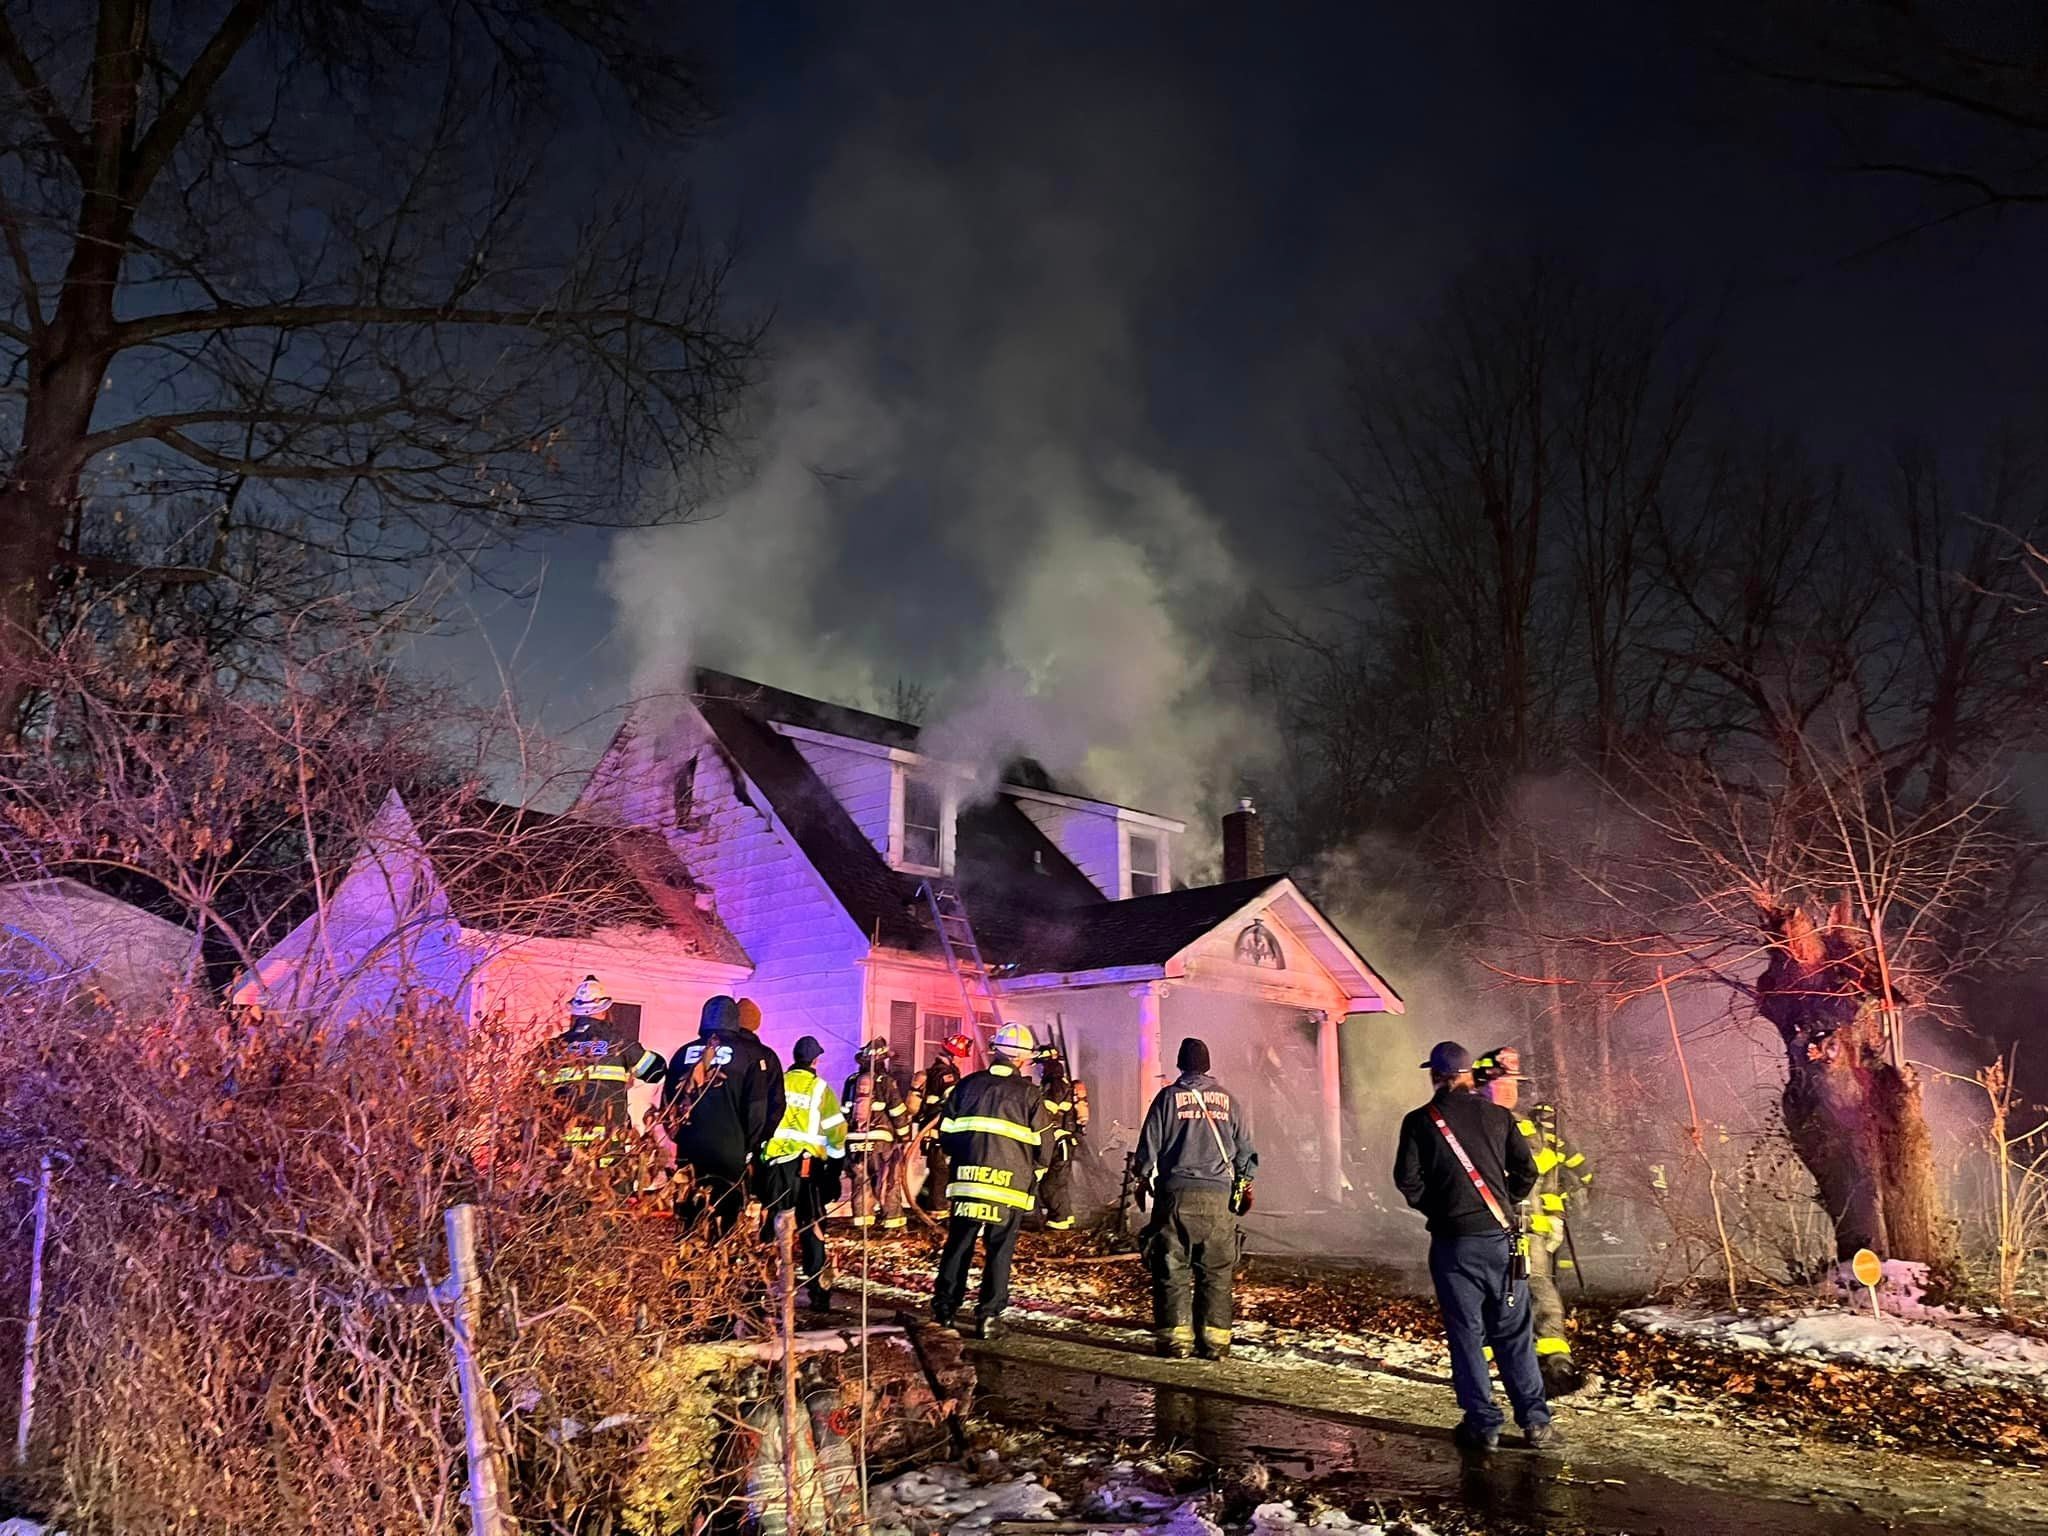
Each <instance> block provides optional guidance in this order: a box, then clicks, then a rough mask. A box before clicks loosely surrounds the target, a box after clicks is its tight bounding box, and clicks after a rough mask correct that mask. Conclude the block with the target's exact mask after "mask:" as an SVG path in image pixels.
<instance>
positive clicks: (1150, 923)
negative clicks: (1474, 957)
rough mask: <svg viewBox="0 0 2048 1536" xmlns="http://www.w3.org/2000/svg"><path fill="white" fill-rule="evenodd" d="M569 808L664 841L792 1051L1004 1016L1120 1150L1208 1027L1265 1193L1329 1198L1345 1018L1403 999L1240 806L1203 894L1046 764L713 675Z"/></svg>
mask: <svg viewBox="0 0 2048 1536" xmlns="http://www.w3.org/2000/svg"><path fill="white" fill-rule="evenodd" d="M576 813H577V814H578V815H579V816H580V817H582V818H584V819H587V820H590V821H593V822H598V821H601V822H607V823H610V824H613V825H618V826H629V827H635V828H648V829H655V830H658V831H659V832H660V834H661V835H662V837H663V838H664V839H665V840H666V842H667V844H668V846H669V847H671V848H673V849H674V851H675V852H676V854H677V855H678V856H679V857H680V858H681V860H682V862H683V863H684V864H685V865H686V866H687V867H688V869H689V870H690V872H691V875H692V876H693V878H694V879H696V880H697V881H700V882H701V883H702V885H703V887H704V888H705V889H706V890H708V891H709V892H710V894H711V896H712V900H713V910H714V911H715V913H716V916H717V919H718V920H719V922H720V923H721V924H722V925H723V926H724V927H725V928H726V929H728V930H729V931H730V932H731V934H732V935H733V937H734V938H735V939H736V940H737V941H738V943H739V945H740V946H741V947H742V948H743V949H744V950H745V952H746V954H747V956H748V958H749V961H750V964H751V967H752V970H751V974H750V975H749V977H748V978H747V981H746V983H745V990H746V992H747V994H748V995H749V996H751V997H753V998H754V999H755V1000H756V1001H758V1002H759V1003H760V1004H761V1007H762V1009H763V1012H764V1014H765V1017H766V1020H767V1023H766V1026H765V1031H764V1032H765V1034H766V1035H767V1038H768V1039H769V1041H770V1043H771V1044H773V1045H775V1046H776V1047H777V1048H778V1049H779V1050H783V1051H785V1052H786V1051H787V1049H788V1047H789V1046H790V1044H791V1043H792V1042H794V1041H795V1040H796V1038H797V1037H798V1036H800V1035H805V1034H811V1035H816V1036H817V1037H818V1038H819V1039H820V1040H821V1041H823V1042H825V1043H826V1046H827V1049H828V1052H829V1054H830V1059H831V1060H832V1061H833V1062H834V1063H836V1064H841V1065H844V1064H848V1063H850V1062H851V1060H852V1056H853V1052H854V1049H855V1048H856V1046H857V1045H858V1044H859V1043H860V1042H861V1040H863V1039H865V1038H868V1037H871V1036H874V1035H885V1036H886V1037H887V1038H888V1040H889V1042H890V1046H891V1049H892V1052H893V1054H894V1057H895V1060H896V1063H897V1065H898V1066H899V1067H914V1066H922V1065H923V1064H924V1063H926V1062H928V1061H930V1060H931V1059H932V1056H933V1053H934V1051H935V1050H936V1047H937V1044H938V1042H939V1041H940V1040H942V1039H944V1038H945V1037H946V1036H947V1035H949V1034H952V1033H954V1032H955V1031H958V1030H962V1029H965V1030H967V1031H969V1032H970V1033H975V1032H981V1033H985V1032H986V1031H987V1030H989V1029H990V1028H991V1027H992V1025H993V1015H994V1013H995V1012H996V1011H997V1010H1000V1012H1001V1014H1002V1016H1003V1017H1004V1018H1005V1019H1007V1020H1013V1021H1016V1022H1020V1023H1024V1024H1028V1025H1030V1026H1031V1027H1032V1028H1033V1029H1034V1030H1035V1031H1037V1032H1038V1034H1039V1036H1040V1038H1041V1039H1045V1038H1049V1037H1050V1036H1051V1035H1053V1034H1054V1033H1055V1032H1057V1033H1058V1035H1059V1036H1060V1037H1061V1038H1062V1039H1064V1041H1065V1042H1066V1045H1067V1048H1068V1051H1069V1054H1070V1056H1071V1057H1072V1061H1073V1067H1074V1070H1075V1072H1076V1073H1077V1075H1079V1076H1081V1077H1083V1078H1085V1079H1086V1080H1087V1082H1088V1084H1089V1088H1090V1094H1091V1098H1092V1103H1093V1106H1094V1135H1095V1138H1096V1141H1097V1145H1098V1146H1104V1145H1114V1144H1118V1143H1120V1142H1121V1141H1124V1140H1127V1139H1129V1138H1130V1137H1132V1136H1134V1135H1135V1127H1136V1126H1137V1124H1138V1122H1139V1120H1140V1119H1141V1117H1142V1115H1143V1113H1144V1109H1145V1106H1146V1104H1147V1103H1148V1102H1149V1101H1150V1098H1151V1095H1152V1093H1153V1092H1154V1091H1155V1090H1156V1088H1157V1087H1158V1086H1159V1085H1160V1084H1161V1083H1162V1082H1164V1081H1166V1080H1167V1079H1168V1078H1170V1077H1171V1076H1172V1075H1173V1070H1172V1064H1173V1055H1174V1048H1175V1045H1176V1043H1177V1041H1178V1040H1179V1038H1180V1037H1181V1036H1182V1035H1186V1034H1199V1035H1202V1036H1204V1037H1205V1038H1206V1039H1207V1040H1208V1041H1209V1043H1210V1047H1211V1049H1212V1052H1213V1054H1214V1059H1215V1067H1216V1071H1217V1074H1218V1075H1219V1076H1220V1077H1221V1078H1222V1079H1223V1080H1224V1081H1225V1082H1227V1083H1230V1084H1233V1085H1236V1086H1237V1087H1238V1090H1239V1092H1240V1093H1241V1094H1242V1095H1245V1096H1247V1097H1249V1098H1250V1100H1251V1101H1252V1107H1253V1111H1254V1115H1255V1120H1256V1134H1257V1135H1258V1138H1259V1141H1260V1145H1261V1154H1262V1169H1261V1184H1262V1188H1263V1189H1265V1190H1266V1191H1268V1192H1269V1195H1268V1198H1269V1200H1270V1202H1271V1204H1272V1205H1273V1206H1274V1207H1275V1208H1276V1209H1278V1208H1281V1207H1283V1206H1284V1207H1291V1208H1293V1209H1296V1210H1300V1209H1306V1208H1309V1207H1311V1206H1316V1205H1326V1204H1329V1203H1332V1202H1333V1201H1334V1200H1335V1199H1336V1198H1337V1196H1338V1192H1339V1190H1340V1188H1341V1184H1342V1176H1341V1166H1340V1164H1341V1159H1340V1151H1341V1147H1342V1130H1341V1127H1342V1121H1343V1107H1342V1104H1341V1092H1342V1082H1343V1075H1342V1071H1341V1067H1340V1052H1341V1049H1342V1046H1341V1038H1342V1031H1343V1029H1344V1027H1345V1021H1346V1020H1347V1019H1351V1018H1352V1017H1353V1016H1355V1015H1364V1014H1374V1013H1383V1012H1395V1013H1398V1012H1400V1011H1401V1009H1402V1004H1401V999H1400V998H1399V996H1398V995H1396V993H1395V992H1394V990H1393V989H1392V988H1391V987H1389V986H1388V985H1387V984H1386V983H1385V982H1384V981H1383V980H1381V979H1380V977H1379V976H1377V975H1376V974H1374V972H1373V970H1372V968H1371V966H1370V965H1368V964H1367V962H1366V960H1365V959H1364V957H1362V956H1361V955H1360V954H1359V952H1358V950H1357V949H1356V948H1355V947H1354V946H1353V945H1352V943H1351V942H1350V941H1349V940H1348V939H1347V938H1346V937H1345V936H1344V934H1343V933H1342V932H1341V931H1340V930H1339V929H1338V928H1337V926H1336V925H1335V924H1334V923H1333V922H1331V921H1330V919H1329V918H1328V917H1327V916H1326V915H1325V914H1324V913H1322V912H1321V911H1319V910H1318V909H1317V907H1316V904H1315V903H1314V902H1313V901H1312V900H1310V899H1309V897H1308V896H1307V894H1306V893H1305V892H1303V890H1302V889H1301V888H1300V887H1299V886H1298V885H1297V884H1296V883H1295V882H1294V881H1293V880H1292V879H1291V878H1289V877H1288V876H1287V875H1286V874H1284V873H1280V872H1274V871H1269V870H1267V869H1266V868H1265V866H1264V856H1263V840H1262V838H1261V836H1260V830H1259V821H1258V814H1257V812H1256V811H1255V810H1254V809H1253V808H1252V807H1251V806H1250V805H1249V803H1247V804H1244V805H1241V806H1240V808H1239V809H1238V810H1236V811H1235V812H1233V813H1232V814H1231V815H1230V816H1228V817H1226V818H1225V822H1224V827H1223V837H1224V869H1223V879H1222V881H1221V882H1220V883H1218V884H1215V885H1206V886H1195V887H1189V886H1186V885H1184V884H1182V883H1180V882H1179V881H1177V880H1176V869H1177V866H1178V863H1179V856H1180V852H1181V848H1180V840H1181V838H1182V837H1183V835H1184V833H1185V832H1186V827H1185V825H1184V824H1183V823H1182V822H1180V821H1177V820H1175V819H1174V818H1172V817H1169V816H1162V815H1157V814H1154V813H1152V812H1149V811H1142V810H1135V809H1132V808H1130V807H1127V806H1120V805H1114V804H1111V803H1109V802H1107V801H1102V800H1097V799H1092V798H1090V797H1088V796H1086V795H1084V794H1081V793H1079V792H1077V791H1075V790H1073V789H1071V788H1070V787H1068V786H1064V785H1060V784H1056V783H1054V782H1053V781H1052V780H1051V779H1050V778H1049V777H1048V776H1047V775H1046V774H1045V773H1044V772H1043V771H1042V770H1040V769H1038V768H1037V767H1036V766H1035V765H1030V764H1023V765H1018V766H1017V767H1015V768H1013V769H1012V770H1011V771H1010V772H1009V773H1007V774H1006V775H1005V776H1004V777H1003V778H1002V780H1001V781H1000V782H998V783H997V784H995V785H994V787H993V790H992V792H991V791H988V790H987V789H986V788H985V787H983V786H979V785H978V784H977V780H976V776H975V773H974V771H973V770H972V769H971V768H969V767H967V766H964V765H961V764H958V763H954V762H948V761H945V760H943V759H941V758H938V757H935V756H932V755H929V754H927V753H926V752H925V751H923V750H922V749H921V746H920V733H919V731H918V730H917V729H916V728H915V727H913V726H910V725H907V724H905V723H903V722H902V721H898V720H891V719H888V718H885V717H883V716H880V715H874V714H869V713H866V712H863V711H860V710H854V709H846V708H842V707H839V706H836V705H832V704H827V703H823V702H821V701H819V700H816V699H810V698H805V697H802V696H800V695H797V694H793V693H787V692H784V691H782V690H780V689H776V688H772V687H767V686H764V685H761V684H758V683H754V682H750V681H747V680H745V679H743V678H737V677H732V676H728V675H726V674H724V673H720V672H714V671H709V670H703V669H700V670H698V671H697V672H696V674H695V676H694V678H693V680H692V687H691V690H690V693H689V696H688V697H687V698H686V699H685V700H683V701H681V703H680V704H679V707H678V708H677V709H676V710H675V712H674V713H673V715H672V717H670V718H667V719H665V720H664V721H662V722H660V723H659V724H658V725H657V724H650V723H648V722H646V721H645V720H641V721H634V722H629V723H628V724H627V725H626V726H625V727H624V728H622V729H621V731H620V732H619V734H618V736H617V737H616V738H615V740H614V741H613V743H612V745H611V746H610V748H609V749H608V751H607V752H606V754H605V757H604V759H603V760H602V761H601V762H600V764H599V765H598V767H597V769H596V771H595V772H594V773H593V775H592V777H591V780H590V783H589V785H588V786H587V788H586V789H585V791H584V793H583V796H582V798H581V800H580V802H579V804H578V806H577V808H576ZM934 890H936V891H937V892H938V893H939V895H940V897H941V901H940V903H938V904H936V906H937V910H935V903H934V902H933V900H932V899H931V893H932V892H933V891H934ZM951 898H957V903H958V910H959V911H960V912H961V913H962V914H964V918H965V921H964V922H954V921H952V920H950V919H949V918H947V917H946V916H944V915H943V913H944V912H945V911H948V910H951V908H950V906H949V905H948V903H949V900H950V899H951ZM970 934H971V939H970ZM973 951H978V958H979V961H980V962H981V964H982V966H984V967H985V968H986V970H987V971H988V973H989V974H990V976H991V977H992V979H993V982H994V985H995V988H996V991H997V996H996V998H995V1000H994V1001H993V1002H991V1001H989V1000H988V999H987V997H986V996H985V994H984V993H983V990H982V988H981V986H980V984H979V978H978V976H977V975H976V974H975V969H976V967H975V963H974V961H975V955H974V953H973ZM565 979H566V978H565ZM613 990H614V992H615V994H616V995H618V996H621V997H624V996H625V995H626V994H625V993H624V992H623V991H620V990H619V988H618V986H617V985H616V984H614V987H613ZM647 1006H648V1007H649V1009H650V1015H649V1016H650V1017H651V1009H652V1003H651V1002H650V1003H649V1004H648V1005H647ZM692 1016H694V1014H693V1015H692ZM1354 1027H1355V1026H1354ZM663 1033H664V1031H661V1030H656V1029H649V1030H648V1031H647V1033H646V1036H645V1038H647V1039H648V1041H649V1043H650V1044H653V1045H655V1047H656V1048H657V1049H661V1048H662V1044H661V1041H662V1035H663Z"/></svg>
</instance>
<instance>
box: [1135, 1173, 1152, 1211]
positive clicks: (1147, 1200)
mask: <svg viewBox="0 0 2048 1536" xmlns="http://www.w3.org/2000/svg"><path fill="white" fill-rule="evenodd" d="M1137 1200H1138V1209H1139V1210H1141V1211H1142V1210H1144V1209H1145V1208H1146V1207H1147V1206H1149V1205H1150V1204H1151V1203H1152V1181H1151V1180H1150V1179H1140V1180H1138V1188H1137Z"/></svg>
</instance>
